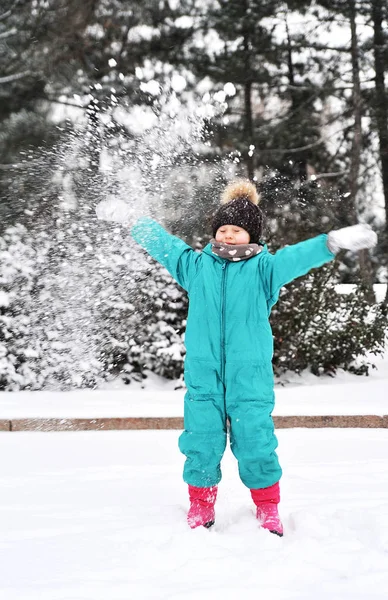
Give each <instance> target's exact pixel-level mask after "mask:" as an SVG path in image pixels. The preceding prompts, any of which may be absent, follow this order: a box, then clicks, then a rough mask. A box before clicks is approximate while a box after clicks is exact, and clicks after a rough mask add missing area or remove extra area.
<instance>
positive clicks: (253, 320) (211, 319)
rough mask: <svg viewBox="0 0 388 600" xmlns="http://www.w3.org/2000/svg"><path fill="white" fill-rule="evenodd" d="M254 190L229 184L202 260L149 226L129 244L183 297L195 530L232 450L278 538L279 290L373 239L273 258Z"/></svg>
mask: <svg viewBox="0 0 388 600" xmlns="http://www.w3.org/2000/svg"><path fill="white" fill-rule="evenodd" d="M258 202H259V198H258V194H257V191H256V187H255V186H254V184H253V183H251V182H250V181H247V180H237V181H235V182H233V183H231V184H229V185H228V186H227V187H226V189H225V191H224V193H223V196H222V205H221V207H220V208H219V210H218V211H217V213H216V214H215V216H214V219H213V236H214V239H212V240H211V242H210V243H209V244H208V245H207V246H206V247H205V248H204V250H203V251H202V252H201V253H198V252H196V251H194V250H193V249H192V248H191V247H190V246H188V245H187V244H186V243H185V242H183V241H182V240H181V239H179V238H177V237H175V236H173V235H170V234H169V233H167V231H165V229H163V228H162V227H161V226H160V225H159V224H158V223H156V222H155V221H153V220H152V219H150V218H147V217H143V218H140V219H139V220H138V221H137V222H136V223H135V225H134V226H133V227H132V230H131V231H132V236H133V238H134V239H135V240H136V241H137V242H138V243H139V244H140V245H141V246H142V247H143V248H145V250H147V252H149V254H150V255H151V256H153V258H154V259H156V260H157V261H158V262H160V263H161V264H162V265H164V267H166V269H167V270H168V271H169V272H170V273H171V275H172V276H173V277H174V279H175V280H176V281H177V282H178V283H179V285H180V286H182V287H183V288H184V289H185V290H186V291H187V292H188V296H189V312H188V319H187V329H186V335H185V345H186V350H187V354H186V359H185V369H184V377H185V383H186V386H187V393H186V395H185V404H184V431H183V433H182V434H181V436H180V438H179V448H180V450H181V452H182V453H183V454H184V455H185V456H186V462H185V465H184V472H183V479H184V481H185V482H186V483H187V484H188V488H189V499H190V509H189V512H188V517H187V519H188V524H189V526H190V527H191V528H195V527H198V526H204V527H210V526H211V525H213V523H214V520H215V513H214V504H215V501H216V497H217V484H218V483H219V481H220V479H221V468H220V463H221V459H222V456H223V454H224V451H225V447H226V440H227V420H229V423H230V446H231V450H232V452H233V454H234V456H235V457H236V459H237V461H238V469H239V474H240V478H241V481H242V482H243V484H244V485H246V487H247V488H249V489H250V492H251V496H252V499H253V502H254V503H255V505H256V507H257V509H256V516H257V519H258V521H259V523H260V525H261V527H263V528H264V529H267V530H269V531H271V532H272V533H275V534H277V535H279V536H282V535H283V526H282V523H281V520H280V518H279V514H278V508H277V505H278V503H279V500H280V493H279V480H280V477H281V474H282V471H281V468H280V465H279V461H278V457H277V454H276V447H277V445H278V442H277V439H276V436H275V434H274V424H273V420H272V417H271V413H272V410H273V408H274V379H273V371H272V354H273V338H272V332H271V327H270V324H269V320H268V317H269V314H270V312H271V308H272V306H273V305H274V304H275V302H276V301H277V299H278V296H279V291H280V288H281V287H282V286H284V285H285V284H287V283H289V282H290V281H292V280H293V279H295V278H296V277H300V276H301V275H305V274H306V273H308V272H309V271H310V269H313V268H315V267H319V266H321V265H323V264H325V263H327V262H329V261H331V260H332V259H333V258H334V256H335V253H336V252H337V251H338V250H339V249H340V248H346V249H352V250H357V249H360V248H365V247H372V246H373V245H375V243H376V234H375V233H374V232H373V231H372V230H371V229H370V228H369V227H368V226H367V225H356V226H353V227H350V228H345V229H342V230H338V231H333V232H331V233H329V234H328V235H325V234H323V235H319V236H318V237H314V238H312V239H309V240H307V241H304V242H300V243H298V244H295V245H293V246H287V247H285V248H283V249H281V250H279V251H278V252H276V253H275V254H271V253H270V252H269V251H268V250H267V248H266V246H265V245H263V244H262V242H261V236H262V226H263V216H262V212H261V210H260V209H259V207H258Z"/></svg>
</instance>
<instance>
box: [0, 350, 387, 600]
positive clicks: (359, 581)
mask: <svg viewBox="0 0 388 600" xmlns="http://www.w3.org/2000/svg"><path fill="white" fill-rule="evenodd" d="M376 366H377V367H378V369H377V370H373V371H372V372H371V376H370V377H356V376H354V375H350V374H347V373H339V375H338V377H336V378H334V379H331V378H328V377H325V378H316V377H313V376H310V375H306V374H305V375H304V376H303V377H297V376H293V377H286V378H285V379H286V380H287V383H286V385H284V386H282V385H280V384H279V385H277V386H276V395H277V406H276V411H275V414H279V415H281V414H388V357H387V356H386V357H385V358H380V359H377V360H376ZM173 388H174V383H168V382H161V381H160V380H158V379H157V378H151V379H150V380H149V381H148V382H147V384H146V387H145V389H141V388H140V387H139V386H136V385H132V384H131V386H129V387H126V388H125V389H119V390H114V389H105V390H97V391H95V392H90V391H83V392H82V391H80V392H71V393H53V392H46V393H39V392H36V393H28V392H25V393H20V394H19V393H3V394H1V395H0V418H10V419H12V418H22V417H80V416H82V417H95V416H100V417H101V416H113V417H114V416H155V415H156V416H163V415H165V416H179V415H181V414H182V397H183V393H184V390H175V391H174V389H173ZM178 435H179V432H178V431H90V432H56V433H41V432H13V433H9V432H4V433H0V455H1V457H2V460H1V466H0V481H1V493H0V531H1V538H0V599H1V600H3V599H4V600H121V599H125V600H128V599H131V600H132V599H134V600H197V599H200V600H215V599H218V598H220V599H221V598H222V599H223V600H236V598H241V600H257V598H271V600H312V599H314V600H370V599H381V600H383V599H384V600H386V598H388V430H387V429H288V430H287V429H282V430H279V431H278V438H279V455H280V459H281V463H282V466H283V469H284V476H283V478H282V481H281V489H282V502H281V514H282V517H283V520H284V525H285V535H284V537H283V538H278V537H276V536H274V535H271V534H270V533H268V532H266V531H262V530H260V529H259V528H258V526H257V523H256V521H255V518H254V507H253V505H252V502H251V499H250V494H249V491H248V490H247V489H246V488H245V487H244V486H243V485H242V484H241V482H240V481H239V478H238V473H237V465H236V461H235V459H234V458H233V456H232V455H231V453H230V450H229V449H227V452H226V454H225V457H224V460H223V463H222V465H223V474H224V477H223V480H222V482H221V485H220V492H219V499H218V501H217V521H216V525H215V526H214V528H213V529H211V530H209V531H208V530H205V529H203V528H201V529H198V530H195V531H192V530H190V529H189V528H188V526H187V525H186V521H185V514H186V510H187V504H188V503H187V490H186V486H185V484H184V483H183V482H182V478H181V471H182V466H183V456H182V455H181V454H180V453H179V450H178V447H177V438H178Z"/></svg>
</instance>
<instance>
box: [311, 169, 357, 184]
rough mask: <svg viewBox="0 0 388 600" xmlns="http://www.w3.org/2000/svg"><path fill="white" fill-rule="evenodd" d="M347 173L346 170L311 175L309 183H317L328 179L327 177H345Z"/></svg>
mask: <svg viewBox="0 0 388 600" xmlns="http://www.w3.org/2000/svg"><path fill="white" fill-rule="evenodd" d="M348 173H349V170H348V169H345V170H344V171H337V172H336V173H318V175H312V176H311V177H310V179H311V181H317V180H318V179H328V178H329V177H340V176H341V175H347V174H348Z"/></svg>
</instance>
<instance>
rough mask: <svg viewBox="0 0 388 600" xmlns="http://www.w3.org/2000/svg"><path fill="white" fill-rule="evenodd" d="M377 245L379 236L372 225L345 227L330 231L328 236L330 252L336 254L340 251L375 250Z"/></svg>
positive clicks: (360, 224) (361, 224) (362, 224)
mask: <svg viewBox="0 0 388 600" xmlns="http://www.w3.org/2000/svg"><path fill="white" fill-rule="evenodd" d="M376 244H377V234H376V233H375V232H374V231H373V229H372V227H371V226H370V225H366V224H365V223H359V224H358V225H352V226H351V227H343V228H342V229H337V230H336V231H330V233H329V234H328V236H327V246H328V248H329V250H330V252H333V254H336V253H337V252H339V250H353V252H357V250H363V249H364V248H373V247H374V246H376Z"/></svg>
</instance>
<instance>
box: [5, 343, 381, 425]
mask: <svg viewBox="0 0 388 600" xmlns="http://www.w3.org/2000/svg"><path fill="white" fill-rule="evenodd" d="M374 364H375V366H376V368H375V369H372V370H371V372H370V375H369V376H368V377H364V376H357V375H353V374H350V373H345V372H339V373H338V375H337V377H335V378H332V377H327V376H326V377H316V376H315V375H312V374H308V373H304V374H303V375H301V376H299V375H296V374H295V373H290V374H286V375H284V376H282V377H281V378H280V379H279V380H277V381H278V383H277V385H276V386H275V394H276V403H275V410H274V412H273V414H274V415H275V416H297V415H307V416H313V415H380V416H381V415H387V414H388V393H387V389H388V355H386V356H385V357H380V358H375V359H374ZM111 385H113V384H106V387H105V388H104V389H98V390H74V391H70V392H55V391H37V392H26V391H25V392H2V393H1V395H0V419H18V418H19V419H20V418H26V419H27V418H28V419H33V418H45V419H49V418H103V417H181V416H183V397H184V394H185V389H184V388H181V389H174V388H175V387H176V386H177V382H175V381H167V380H165V379H162V378H160V377H157V376H155V375H152V374H150V376H149V379H147V380H145V382H144V384H143V385H144V389H142V387H141V385H140V384H136V383H131V384H130V385H128V386H123V384H122V385H120V387H119V388H117V389H111V388H110V386H111Z"/></svg>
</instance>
